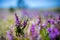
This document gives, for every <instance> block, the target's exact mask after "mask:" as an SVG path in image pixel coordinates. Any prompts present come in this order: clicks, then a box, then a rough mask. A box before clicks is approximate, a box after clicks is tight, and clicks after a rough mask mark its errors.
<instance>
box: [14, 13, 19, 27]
mask: <svg viewBox="0 0 60 40" xmlns="http://www.w3.org/2000/svg"><path fill="white" fill-rule="evenodd" d="M15 19H16V26H20V21H19V18H18V16H17V14H16V13H15Z"/></svg>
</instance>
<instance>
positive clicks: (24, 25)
mask: <svg viewBox="0 0 60 40" xmlns="http://www.w3.org/2000/svg"><path fill="white" fill-rule="evenodd" d="M27 22H28V19H27V20H24V22H23V29H24V28H25V27H26V25H27Z"/></svg>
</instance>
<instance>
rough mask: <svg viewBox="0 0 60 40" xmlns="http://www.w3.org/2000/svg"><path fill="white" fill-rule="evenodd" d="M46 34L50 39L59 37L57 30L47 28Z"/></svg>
mask: <svg viewBox="0 0 60 40" xmlns="http://www.w3.org/2000/svg"><path fill="white" fill-rule="evenodd" d="M48 33H49V37H50V38H55V37H56V36H58V35H59V31H58V29H57V28H48Z"/></svg>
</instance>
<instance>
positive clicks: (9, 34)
mask: <svg viewBox="0 0 60 40" xmlns="http://www.w3.org/2000/svg"><path fill="white" fill-rule="evenodd" d="M7 38H8V40H13V36H12V33H11V32H10V31H7Z"/></svg>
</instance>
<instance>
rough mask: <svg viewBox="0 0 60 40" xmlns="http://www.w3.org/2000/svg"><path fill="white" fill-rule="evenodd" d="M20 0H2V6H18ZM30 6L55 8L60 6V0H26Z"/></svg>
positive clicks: (0, 5) (0, 1) (0, 3)
mask: <svg viewBox="0 0 60 40" xmlns="http://www.w3.org/2000/svg"><path fill="white" fill-rule="evenodd" d="M17 2H18V0H0V8H10V7H17ZM24 2H25V4H26V5H27V6H26V7H28V8H54V7H58V6H60V0H24Z"/></svg>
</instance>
